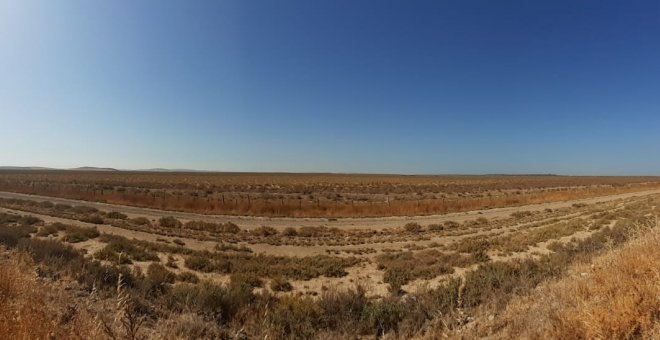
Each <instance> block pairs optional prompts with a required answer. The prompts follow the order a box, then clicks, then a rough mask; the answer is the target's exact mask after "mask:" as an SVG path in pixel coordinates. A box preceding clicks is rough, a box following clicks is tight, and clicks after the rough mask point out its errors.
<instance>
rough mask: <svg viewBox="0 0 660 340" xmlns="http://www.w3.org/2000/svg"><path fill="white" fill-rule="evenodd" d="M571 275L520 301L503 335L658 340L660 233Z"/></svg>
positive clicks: (512, 308)
mask: <svg viewBox="0 0 660 340" xmlns="http://www.w3.org/2000/svg"><path fill="white" fill-rule="evenodd" d="M571 272H572V273H573V274H572V275H571V276H569V277H566V278H563V279H561V280H558V281H555V282H552V283H549V284H548V285H546V286H544V287H542V288H541V289H539V290H538V291H536V292H534V294H532V295H531V296H528V297H524V298H519V299H516V300H515V301H514V302H513V303H512V304H511V305H510V307H509V308H508V310H507V311H506V314H505V317H504V322H506V323H507V324H508V325H509V327H507V328H505V329H504V331H503V333H502V335H503V336H504V337H537V338H564V339H568V338H581V339H593V338H600V339H630V338H653V337H654V336H657V334H658V333H657V331H658V329H657V327H658V324H659V323H660V299H658V297H660V285H658V282H660V231H659V230H658V228H657V227H656V228H655V229H654V230H653V231H652V232H650V233H648V234H646V235H644V236H641V237H639V238H637V239H635V240H633V241H631V242H630V243H629V244H628V245H626V246H624V247H622V248H620V249H617V250H614V251H611V252H609V253H606V254H605V255H603V256H601V257H600V258H597V259H596V260H595V261H594V262H593V264H592V265H587V264H583V265H579V266H576V267H574V268H573V269H572V270H571Z"/></svg>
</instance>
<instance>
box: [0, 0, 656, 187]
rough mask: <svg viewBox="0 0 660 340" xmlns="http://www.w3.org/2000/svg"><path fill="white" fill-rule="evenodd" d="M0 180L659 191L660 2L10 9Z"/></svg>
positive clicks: (23, 3) (59, 4) (88, 4)
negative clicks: (217, 177)
mask: <svg viewBox="0 0 660 340" xmlns="http://www.w3.org/2000/svg"><path fill="white" fill-rule="evenodd" d="M0 165H22V166H27V165H40V166H51V167H76V166H85V165H90V166H102V167H105V166H108V167H116V168H124V169H127V168H153V167H165V168H189V169H206V170H221V171H294V172H295V171H322V172H326V171H332V172H378V173H469V174H480V173H560V174H615V175H620V174H655V175H660V2H658V1H616V2H614V1H596V0H592V1H587V0H585V1H575V0H567V1H529V0H520V1H492V0H484V1H463V0H461V1H458V0H456V1H438V0H432V1H382V0H378V1H363V0H357V1H356V0H346V1H341V0H333V1H310V0H300V1H266V0H264V1H251V0H237V1H219V0H218V1H162V0H158V1H156V0H154V1H146V0H145V1H139V0H138V1H135V0H131V1H117V0H113V1H55V0H52V1H51V0H48V1H46V0H44V1H31V0H16V1H10V0H0Z"/></svg>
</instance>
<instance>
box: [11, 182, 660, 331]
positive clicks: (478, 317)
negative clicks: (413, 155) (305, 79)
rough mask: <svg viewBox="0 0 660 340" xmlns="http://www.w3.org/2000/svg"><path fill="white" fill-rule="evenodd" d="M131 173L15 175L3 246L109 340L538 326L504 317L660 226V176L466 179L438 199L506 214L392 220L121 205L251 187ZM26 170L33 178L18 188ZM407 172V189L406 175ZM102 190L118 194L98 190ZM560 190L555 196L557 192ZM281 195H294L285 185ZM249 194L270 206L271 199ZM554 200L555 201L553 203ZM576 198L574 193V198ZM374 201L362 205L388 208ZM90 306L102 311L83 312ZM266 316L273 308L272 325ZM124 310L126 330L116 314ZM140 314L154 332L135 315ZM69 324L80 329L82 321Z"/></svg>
mask: <svg viewBox="0 0 660 340" xmlns="http://www.w3.org/2000/svg"><path fill="white" fill-rule="evenodd" d="M67 176H70V177H67ZM117 176H119V175H117V174H115V173H94V174H92V173H82V174H81V176H76V174H75V173H71V174H68V175H66V176H64V175H62V174H61V173H55V174H53V175H49V174H47V173H43V172H37V173H34V174H32V173H30V172H26V173H20V174H17V173H15V172H14V173H9V174H2V175H0V179H2V181H3V182H2V183H4V185H5V187H4V189H13V190H14V191H17V192H8V191H3V192H0V215H1V216H2V219H1V220H2V226H1V227H0V233H1V235H0V242H2V243H3V244H4V246H5V247H6V248H7V249H8V251H9V254H10V255H9V257H10V258H11V260H8V261H10V262H11V261H23V262H22V263H24V262H25V261H27V263H28V264H29V266H32V267H34V268H35V270H36V271H37V276H38V278H39V280H46V281H48V282H55V283H57V285H54V287H61V286H64V287H66V291H69V292H71V291H74V292H78V293H76V294H77V296H78V298H77V301H78V302H77V303H75V304H74V305H73V307H71V305H70V304H69V305H68V307H66V308H73V309H74V310H75V311H69V309H66V308H65V307H62V308H64V309H63V310H65V311H69V312H70V313H75V315H76V316H77V317H79V318H80V319H81V320H80V322H83V321H84V322H86V323H89V322H92V321H90V320H91V319H90V318H92V319H95V320H97V322H100V324H102V325H104V326H103V327H104V328H103V330H102V332H101V333H103V334H104V335H105V336H110V337H112V336H116V335H117V334H123V335H126V336H129V337H130V336H133V335H135V336H139V337H154V338H158V337H159V335H158V334H163V335H164V334H168V335H172V334H176V336H177V337H184V338H185V337H187V336H188V335H190V334H188V332H191V329H194V330H196V331H199V332H202V333H200V334H201V335H202V336H207V335H208V336H209V337H239V338H240V337H248V338H251V337H265V336H272V337H276V338H298V337H311V336H318V335H319V331H321V332H322V334H327V336H328V337H335V336H340V337H349V335H350V334H359V336H360V337H366V338H369V337H379V336H383V335H388V336H394V337H400V338H409V337H431V338H434V337H438V336H452V337H454V336H456V337H459V336H461V334H470V335H471V336H495V337H503V336H504V334H507V335H511V334H516V335H523V330H521V329H513V328H511V327H509V326H506V325H505V324H498V322H499V323H502V322H505V321H504V320H505V319H501V318H500V315H507V316H506V317H510V316H509V314H510V312H508V309H510V308H514V307H512V306H513V305H511V303H510V301H518V300H519V299H523V300H524V299H525V297H526V296H527V295H528V294H532V293H533V292H534V291H535V290H536V287H540V286H543V285H544V284H545V283H546V282H551V281H553V280H559V281H561V280H562V278H564V277H567V275H571V274H570V273H571V272H572V270H573V269H572V268H573V267H574V266H584V265H585V263H589V262H590V261H591V260H592V259H593V258H597V257H599V256H605V255H604V254H607V253H609V252H610V251H611V250H612V249H613V248H618V247H623V246H624V244H626V243H627V242H628V241H629V240H634V239H636V238H638V237H640V235H646V234H649V233H650V234H654V233H655V234H657V223H658V222H657V217H658V210H657V206H658V205H659V203H660V188H659V187H658V183H657V182H656V181H657V179H656V178H652V177H647V178H616V177H607V178H597V177H596V178H585V180H584V183H583V185H578V184H577V183H578V182H577V180H578V179H579V178H573V177H568V178H562V177H561V176H531V177H524V176H520V177H516V176H502V177H484V178H481V177H475V178H471V177H470V176H465V178H463V179H462V182H460V183H462V184H460V185H462V187H460V190H459V189H456V188H454V189H452V190H453V191H450V190H447V191H446V192H442V191H438V192H436V193H435V195H445V197H447V198H448V197H454V200H455V202H463V203H465V202H472V201H473V200H474V199H475V197H478V196H479V195H481V196H484V195H485V196H488V195H489V194H490V195H491V196H492V195H497V194H496V193H499V195H502V196H503V197H507V198H508V199H509V200H508V201H506V202H508V203H509V204H506V205H504V206H502V207H497V204H494V203H492V202H504V201H498V200H495V201H491V203H489V205H488V208H486V207H483V206H481V205H477V206H478V207H480V209H475V210H465V211H464V210H463V209H458V210H457V211H453V212H447V213H443V214H439V213H431V212H432V210H431V211H425V212H427V214H423V215H415V214H414V213H416V212H418V211H417V210H412V211H410V213H411V214H409V215H397V216H377V217H374V216H370V217H356V216H354V215H353V212H355V211H353V210H332V212H331V213H329V214H330V216H335V214H338V213H339V211H341V212H342V213H345V214H346V215H345V216H342V217H327V216H325V215H323V217H319V216H315V217H309V216H308V217H292V216H263V215H261V214H256V215H257V216H252V215H244V214H242V215H238V214H223V215H216V214H212V212H213V211H212V210H208V209H203V208H200V207H203V205H195V206H192V205H191V206H188V208H187V209H181V210H183V211H177V210H173V209H159V208H158V207H157V206H158V204H156V203H153V202H160V203H159V204H161V205H162V204H163V203H162V202H164V201H157V200H156V201H153V202H152V203H153V204H137V203H136V202H131V203H133V204H131V205H126V204H120V203H116V202H115V201H117V200H118V199H117V197H120V196H113V195H115V193H116V192H117V190H118V189H117V188H118V187H122V188H127V187H128V188H129V189H124V190H128V191H131V190H133V191H138V190H144V188H145V187H151V188H150V189H149V190H158V192H162V191H163V190H168V192H170V193H171V192H172V191H171V190H173V189H171V187H176V188H179V189H176V190H187V191H185V192H186V194H180V195H179V197H181V196H184V195H189V196H190V197H197V198H196V199H198V200H202V201H204V202H208V201H210V200H211V199H209V198H208V197H219V196H220V197H221V196H222V195H226V196H225V199H226V197H234V196H235V195H238V194H237V193H236V192H225V191H223V192H216V191H213V190H217V187H209V188H204V189H201V190H202V191H203V192H204V193H205V195H206V197H207V198H200V197H199V196H197V194H200V193H201V192H202V191H198V190H197V191H195V190H196V189H195V190H193V189H191V188H190V187H185V186H184V188H181V186H182V184H181V183H178V184H171V185H170V186H168V189H164V188H163V187H162V182H163V178H170V179H174V178H176V175H174V174H168V175H167V177H158V175H157V176H154V177H153V178H157V179H158V183H160V184H159V185H160V186H157V185H156V184H154V183H156V181H155V180H152V182H149V181H147V180H146V179H143V178H141V177H138V178H140V179H139V180H138V179H133V180H130V181H127V183H121V184H118V183H119V182H116V181H118V178H119V177H117ZM121 176H125V177H123V178H130V177H131V176H130V175H126V174H121ZM140 176H143V175H140ZM179 176H181V178H182V180H181V182H185V181H190V179H189V178H188V177H187V176H188V175H183V174H179ZM199 176H207V175H199ZM216 176H218V177H219V178H222V177H223V176H225V175H216ZM236 176H239V175H231V176H229V179H231V180H232V181H233V180H235V178H236ZM250 176H253V175H250ZM278 176H283V177H282V178H286V181H288V182H289V183H295V182H305V181H308V180H309V179H308V175H301V177H302V179H298V178H296V177H295V175H292V174H287V175H278ZM333 176H334V175H333ZM333 176H330V177H323V181H320V180H319V181H318V182H314V184H307V185H302V187H300V188H298V189H295V190H293V189H291V188H288V187H285V186H283V185H282V184H279V185H278V186H279V187H280V190H282V192H288V194H291V193H290V191H294V192H295V194H299V193H298V191H300V192H303V191H305V190H307V191H309V190H312V189H310V188H316V190H321V189H319V188H321V187H323V186H322V185H320V184H319V183H321V182H323V183H327V182H328V181H329V179H328V178H334V177H333ZM74 177H75V178H78V179H76V180H73V178H74ZM239 177H240V176H239ZM17 178H21V181H19V182H12V183H14V184H13V186H9V185H8V184H7V183H9V182H11V181H17ZM63 178H66V181H71V182H70V183H69V184H67V185H76V186H79V187H80V188H88V189H79V190H81V191H80V192H82V193H87V194H80V196H76V195H75V194H74V191H65V190H61V189H59V190H51V189H46V188H53V187H57V186H61V185H62V182H63V181H65V180H64V179H63ZM85 178H89V179H87V180H86V179H85ZM245 178H251V180H249V181H247V180H246V182H250V183H252V184H250V185H248V184H245V183H243V184H242V186H239V185H238V184H234V187H233V188H234V189H235V190H246V188H248V187H250V188H252V185H257V184H255V182H257V179H258V178H259V176H256V177H245ZM255 178H257V179H255ZM267 178H272V177H267ZM275 178H278V177H277V176H275ZM338 178H341V180H342V181H344V182H341V183H344V184H346V183H350V181H351V180H352V177H351V175H346V176H343V177H342V176H337V178H335V180H338ZM374 178H378V176H376V177H374ZM385 178H387V179H388V180H389V181H390V182H389V183H387V184H383V183H386V181H385V179H381V181H380V182H379V183H381V185H382V186H381V187H378V186H375V185H372V186H370V189H369V190H370V191H371V192H372V193H371V194H370V195H372V196H369V197H372V198H373V197H375V196H373V195H383V192H386V191H389V190H388V189H385V187H389V186H394V187H398V186H402V185H403V184H401V183H400V182H403V183H405V182H406V181H410V179H409V178H408V177H406V176H401V177H395V176H389V177H385ZM395 178H398V180H399V182H396V183H398V184H393V183H395V182H394V181H395V180H394V179H395ZM229 179H224V178H223V179H222V180H223V181H229ZM94 180H96V181H98V182H99V183H103V184H99V186H103V188H101V189H95V188H96V187H95V186H92V185H91V184H90V183H92V181H94ZM363 180H364V179H361V181H363ZM415 180H418V179H415ZM433 180H435V181H437V182H438V183H442V185H440V184H437V183H435V182H433ZM49 181H52V182H49ZM86 181H89V182H86ZM104 181H107V183H113V184H112V185H113V186H112V187H108V186H109V184H106V182H104ZM216 181H219V180H217V179H216ZM263 181H266V180H263ZM451 181H456V179H455V178H454V177H447V178H445V177H442V176H437V177H436V178H433V177H425V178H424V184H420V185H423V186H424V188H426V189H419V188H414V184H411V183H408V184H406V185H410V186H412V187H413V188H414V189H406V190H404V191H405V192H406V193H400V194H399V195H402V196H398V197H399V199H401V200H404V201H405V202H407V204H410V206H413V207H414V206H415V203H414V202H415V199H414V198H413V197H415V196H416V194H412V196H411V194H410V192H414V191H416V190H427V189H428V188H429V187H438V188H441V187H443V185H445V186H446V185H448V184H446V183H448V182H451ZM16 183H21V184H16ZM72 183H73V184H72ZM513 183H515V184H513ZM129 185H131V186H129ZM334 185H335V191H336V192H341V194H340V195H341V196H342V197H354V195H356V194H355V193H353V192H350V191H349V188H352V190H356V191H360V190H365V189H364V188H363V187H362V186H356V187H351V186H350V185H348V184H346V185H347V187H346V188H343V187H340V186H339V185H340V184H334ZM454 185H459V184H454ZM460 185H459V186H460ZM506 185H514V187H510V188H507V187H506ZM552 185H561V186H559V187H553V186H552ZM90 187H92V189H89V188H90ZM237 187H240V188H241V189H236V188H237ZM486 187H487V189H486ZM138 188H139V189H138ZM259 188H262V187H259ZM262 189H263V188H262ZM262 189H259V190H262ZM49 190H51V191H49ZM90 190H91V191H90ZM94 190H101V191H103V192H105V193H104V194H101V193H99V192H97V193H94V194H92V195H91V196H90V194H88V193H90V192H94ZM323 190H327V189H323ZM466 190H474V191H473V192H466ZM309 192H310V193H309V194H308V195H309V196H314V197H319V196H323V195H326V196H327V191H319V192H316V191H309ZM459 192H460V195H459V194H457V193H459ZM37 193H38V194H39V195H36V194H37ZM241 193H242V194H245V193H244V191H241ZM549 193H555V194H554V195H551V196H547V195H549ZM558 193H559V194H562V195H557V194H558ZM268 194H269V195H275V196H277V195H283V194H282V193H280V192H278V191H271V192H270V193H268ZM47 195H48V196H47ZM250 195H251V197H252V198H251V200H255V202H258V200H259V199H260V198H259V197H261V198H263V196H260V195H265V193H263V192H261V193H260V194H257V193H255V192H252V193H250ZM451 195H455V196H451ZM544 195H546V196H544ZM49 196H52V197H49ZM174 196H176V195H174ZM72 197H75V199H74V198H72ZM184 197H185V196H184ZM403 197H405V199H404V198H403ZM541 197H546V199H547V201H542V202H539V201H538V199H540V198H541ZM561 197H569V198H572V199H566V200H559V199H558V198H561ZM83 199H86V200H83ZM428 200H435V199H431V198H428V197H418V198H417V201H418V202H427V201H428ZM366 202H367V203H364V202H363V203H359V204H365V205H366V206H377V205H376V204H380V205H382V204H384V203H382V202H379V203H369V202H370V201H368V200H367V201H366ZM394 202H395V201H394ZM528 202H532V203H528ZM435 203H437V202H435ZM435 203H433V204H435ZM253 204H256V203H253ZM310 204H311V203H310ZM385 204H387V203H385ZM426 204H429V206H433V204H431V203H426ZM456 206H459V205H456ZM166 207H170V206H167V205H166ZM301 207H302V206H301ZM304 207H310V208H311V209H312V210H311V211H309V212H307V211H305V212H303V211H298V212H297V213H295V214H294V215H296V216H298V215H303V216H306V215H315V214H317V213H318V212H319V211H321V210H317V208H318V207H317V208H314V207H313V205H305V206H304ZM170 208H172V207H170ZM193 208H195V209H193ZM197 208H199V209H201V210H196V209H197ZM370 211H377V210H370ZM234 212H236V211H234ZM245 212H249V209H248V210H247V211H245ZM325 212H326V213H327V212H328V210H326V211H325ZM633 243H634V242H633ZM21 254H24V255H21ZM26 256H27V257H26ZM7 270H9V269H7ZM117 289H119V290H120V291H121V292H123V293H121V294H124V295H121V294H120V296H123V298H124V299H126V301H128V302H126V305H125V306H121V308H118V307H117V306H113V305H112V299H113V298H112V296H113V294H111V292H112V291H117ZM55 290H57V289H55ZM104 291H105V292H107V293H106V294H105V295H103V294H102V296H105V297H104V298H101V299H99V300H95V302H94V303H91V302H89V301H86V300H87V298H86V297H85V296H86V295H87V294H90V293H93V294H98V292H104ZM129 302H130V303H129ZM85 304H88V305H89V304H91V305H90V306H87V307H83V306H85ZM92 305H93V307H92ZM653 306H656V305H653ZM653 306H651V307H650V308H655V307H653ZM129 307H130V308H129ZM138 307H139V308H140V309H139V310H137V311H136V310H134V309H135V308H138ZM85 308H86V309H85ZM515 308H521V307H519V306H518V307H515ZM535 308H539V307H535ZM99 310H101V311H104V312H103V313H99V312H98V311H99ZM60 312H61V311H60ZM60 312H55V314H57V313H60ZM255 313H265V316H264V319H263V320H262V318H261V317H256V316H255ZM511 313H513V312H511ZM104 315H105V316H104ZM108 315H114V316H113V318H108V317H107V316H108ZM116 315H119V316H118V318H119V320H122V318H124V319H123V320H124V323H122V322H119V323H117V322H116V320H117V317H116ZM52 317H58V318H61V317H63V316H61V315H59V316H52ZM549 317H550V316H548V318H549ZM134 318H136V320H133V321H131V319H134ZM502 318H504V316H503V317H502ZM184 320H185V321H184ZM129 321H130V322H129ZM137 321H139V325H133V326H130V327H129V326H127V324H126V323H127V322H128V323H129V324H130V323H131V322H137ZM68 322H70V323H71V327H73V325H74V324H75V323H74V321H73V320H71V321H68ZM113 322H114V324H113ZM543 322H548V323H551V322H553V321H552V320H550V319H548V320H547V321H543ZM628 322H630V320H628ZM493 325H499V326H497V327H496V326H493ZM163 327H165V328H163ZM168 327H169V328H168ZM172 327H173V328H172ZM636 327H643V325H637V326H636ZM644 327H645V326H644ZM649 327H650V326H649ZM59 329H60V330H61V331H64V330H65V329H67V328H66V327H63V328H62V327H60V328H59ZM200 329H203V331H201V330H200ZM544 329H545V330H543V329H541V330H539V332H546V333H539V334H537V336H542V335H543V334H546V335H547V334H550V333H551V332H561V330H557V329H555V328H553V326H550V325H549V326H547V327H546V328H544ZM656 331H657V330H656ZM154 332H155V333H154ZM159 332H160V333H159ZM206 332H210V333H208V334H207V333H206ZM512 332H513V333H512ZM516 332H518V333H516ZM524 332H528V330H524ZM131 334H132V335H131ZM200 334H197V335H200ZM525 334H527V333H525ZM553 334H554V333H553ZM558 334H559V333H558ZM604 334H614V333H604Z"/></svg>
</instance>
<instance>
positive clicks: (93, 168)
mask: <svg viewBox="0 0 660 340" xmlns="http://www.w3.org/2000/svg"><path fill="white" fill-rule="evenodd" d="M68 170H75V171H119V170H117V169H114V168H97V167H95V166H81V167H79V168H73V169H68Z"/></svg>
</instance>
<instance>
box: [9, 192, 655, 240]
mask: <svg viewBox="0 0 660 340" xmlns="http://www.w3.org/2000/svg"><path fill="white" fill-rule="evenodd" d="M652 194H660V189H658V190H648V191H640V192H634V193H626V194H619V195H610V196H601V197H595V198H587V199H579V200H572V201H563V202H553V203H543V204H531V205H522V206H515V207H506V208H494V209H486V210H474V211H470V212H462V213H450V214H444V215H428V216H410V217H402V216H395V217H365V218H338V219H336V220H329V219H327V218H291V217H256V216H229V215H204V214H195V213H187V212H178V211H169V210H158V209H150V208H140V207H133V206H126V205H117V204H107V203H98V202H88V201H79V200H71V199H64V198H56V197H46V196H37V195H27V194H18V193H11V192H2V191H0V197H1V198H17V199H29V200H37V201H50V202H53V203H62V204H69V205H86V206H90V207H95V208H97V209H99V210H102V211H118V212H121V213H123V214H126V215H128V216H129V217H137V216H144V217H147V218H150V219H158V218H161V217H163V216H174V217H176V218H177V219H179V220H182V221H184V222H185V221H190V220H198V221H206V222H215V223H224V222H233V223H235V224H236V225H238V226H239V227H241V228H243V229H252V228H258V227H260V226H263V225H266V226H270V227H273V228H277V229H284V228H286V227H308V226H309V227H318V226H327V227H336V228H340V229H375V230H378V229H384V228H396V227H401V226H403V225H405V224H406V223H410V222H416V223H419V224H422V225H428V224H432V223H444V222H447V221H456V222H462V221H466V220H473V219H476V218H479V217H484V218H489V219H490V218H496V217H505V216H509V215H510V214H511V213H513V212H517V211H540V210H544V209H558V208H564V207H569V206H571V205H573V204H576V203H585V204H593V203H597V202H608V201H613V200H618V199H626V198H631V197H637V196H647V195H652Z"/></svg>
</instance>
